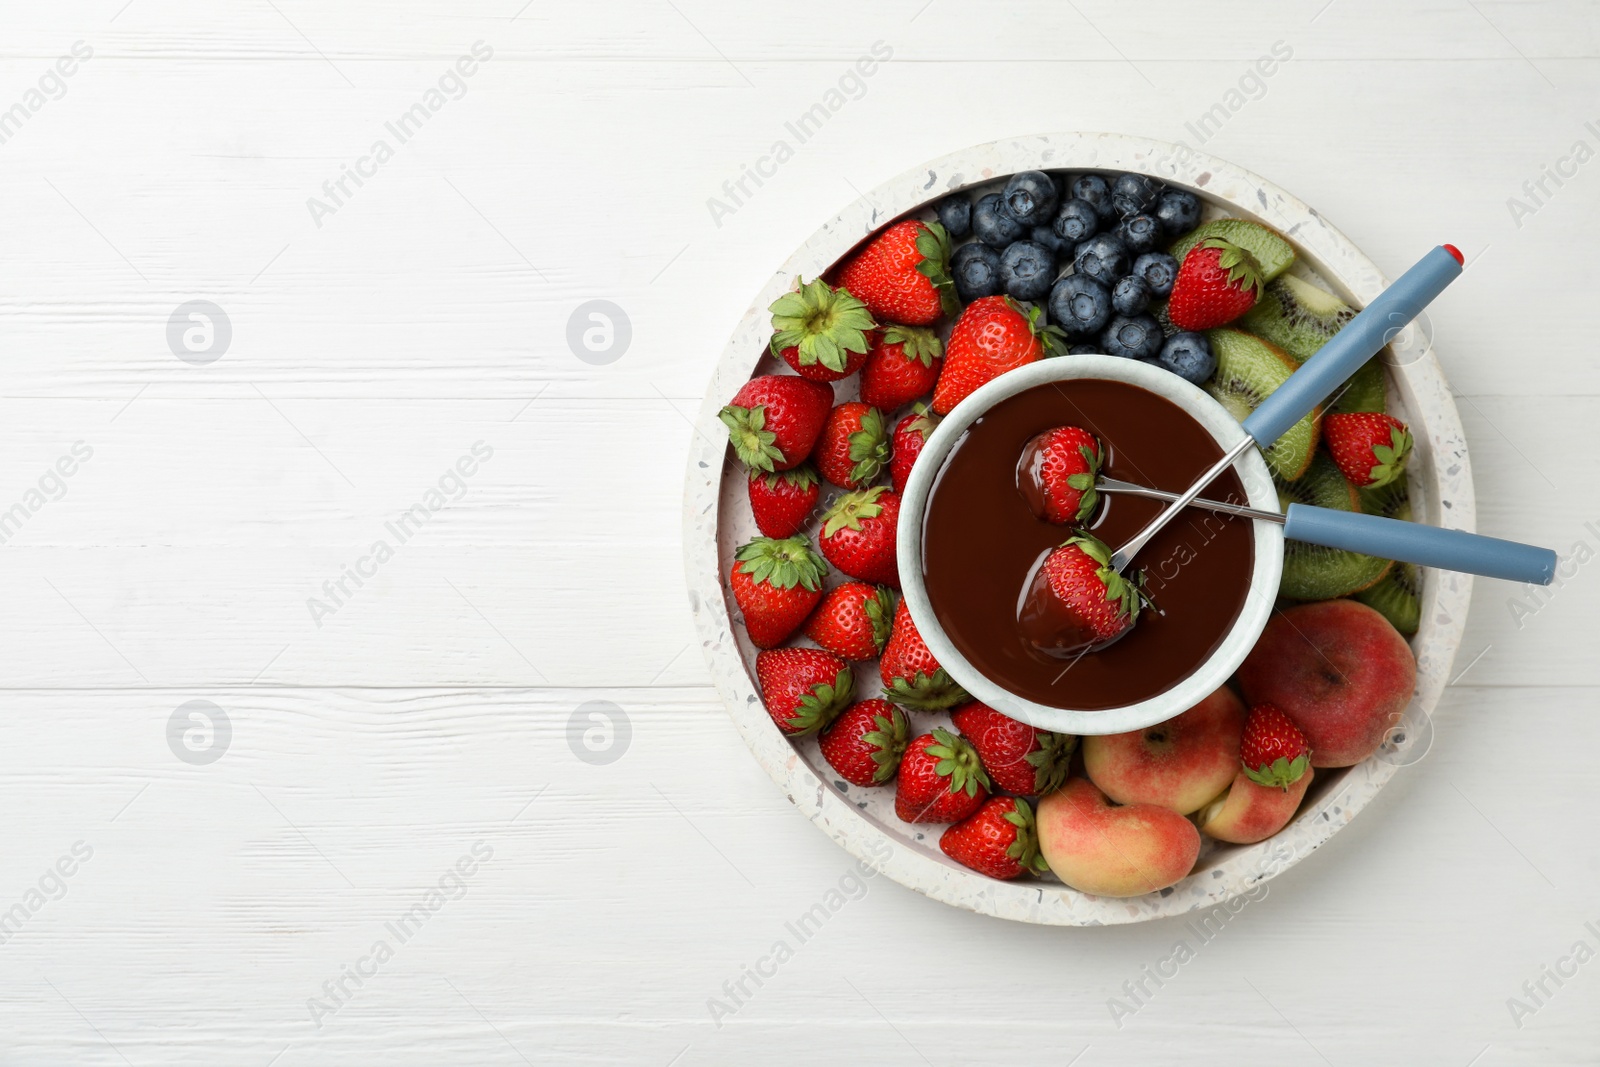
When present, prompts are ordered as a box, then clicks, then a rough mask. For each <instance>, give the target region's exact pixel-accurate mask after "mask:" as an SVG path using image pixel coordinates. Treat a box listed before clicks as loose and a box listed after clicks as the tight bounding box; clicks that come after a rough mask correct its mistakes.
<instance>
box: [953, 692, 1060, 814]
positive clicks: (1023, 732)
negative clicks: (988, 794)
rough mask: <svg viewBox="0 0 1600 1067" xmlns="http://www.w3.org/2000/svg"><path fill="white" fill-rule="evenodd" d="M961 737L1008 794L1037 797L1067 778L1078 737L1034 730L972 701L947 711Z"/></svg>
mask: <svg viewBox="0 0 1600 1067" xmlns="http://www.w3.org/2000/svg"><path fill="white" fill-rule="evenodd" d="M950 720H951V721H952V722H954V723H955V724H956V729H957V730H960V731H961V736H962V737H965V738H966V739H967V740H968V741H971V742H972V747H973V748H975V749H977V750H978V758H979V759H981V760H982V761H983V769H984V770H986V771H988V772H989V777H990V778H992V779H994V784H995V785H996V786H998V787H1000V788H1001V789H1004V790H1006V791H1007V792H1010V793H1017V794H1019V795H1022V796H1039V795H1042V794H1044V793H1050V792H1053V791H1054V790H1055V789H1057V788H1058V787H1059V786H1060V785H1061V783H1062V782H1064V781H1066V780H1067V764H1068V762H1069V761H1070V760H1071V759H1072V750H1073V749H1074V748H1075V747H1077V744H1078V739H1077V738H1076V737H1073V736H1072V735H1071V734H1055V733H1049V732H1048V731H1045V730H1036V729H1034V728H1033V727H1032V726H1029V725H1028V724H1027V723H1025V722H1018V721H1017V720H1016V719H1012V718H1008V717H1007V716H1005V715H1002V714H1000V713H999V712H998V711H995V710H994V709H993V708H991V707H990V706H989V705H987V704H980V703H978V702H977V701H976V700H974V701H973V702H972V703H970V704H963V705H962V706H961V707H959V708H957V709H956V710H955V711H952V712H951V713H950Z"/></svg>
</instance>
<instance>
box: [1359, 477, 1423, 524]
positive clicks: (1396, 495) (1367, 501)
mask: <svg viewBox="0 0 1600 1067" xmlns="http://www.w3.org/2000/svg"><path fill="white" fill-rule="evenodd" d="M1356 499H1357V501H1358V502H1359V503H1360V505H1361V510H1362V511H1364V512H1366V513H1367V514H1368V515H1381V516H1383V517H1384V518H1386V519H1399V520H1400V521H1402V522H1410V521H1411V490H1410V489H1409V488H1407V486H1406V480H1405V479H1404V478H1399V479H1396V480H1395V481H1392V482H1390V483H1389V484H1388V485H1383V486H1379V487H1378V488H1376V489H1357V490H1356Z"/></svg>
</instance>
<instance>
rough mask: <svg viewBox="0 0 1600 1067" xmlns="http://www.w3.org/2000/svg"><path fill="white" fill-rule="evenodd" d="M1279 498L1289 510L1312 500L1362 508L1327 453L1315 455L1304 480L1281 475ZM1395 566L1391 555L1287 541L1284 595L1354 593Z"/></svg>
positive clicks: (1280, 587) (1342, 507) (1281, 590)
mask: <svg viewBox="0 0 1600 1067" xmlns="http://www.w3.org/2000/svg"><path fill="white" fill-rule="evenodd" d="M1278 501H1279V503H1280V504H1281V505H1282V506H1283V507H1284V508H1285V509H1287V508H1288V506H1289V505H1290V504H1310V505H1313V506H1315V507H1319V508H1331V509H1333V510H1335V511H1356V510H1358V509H1359V507H1360V499H1359V497H1358V496H1357V494H1356V488H1355V486H1353V485H1351V484H1350V483H1349V482H1348V481H1346V480H1345V477H1344V475H1342V474H1340V473H1339V468H1338V467H1337V466H1335V465H1334V462H1333V460H1331V459H1329V458H1328V457H1327V456H1325V455H1323V454H1321V453H1318V454H1317V455H1316V456H1314V457H1313V458H1312V460H1311V465H1310V467H1308V468H1307V470H1306V472H1305V474H1304V475H1303V476H1301V477H1300V479H1299V480H1298V481H1293V482H1289V481H1283V480H1281V479H1280V480H1278ZM1393 566H1394V563H1393V561H1391V560H1387V559H1378V558H1376V557H1374V556H1366V555H1362V554H1361V553H1359V552H1346V551H1345V550H1344V549H1340V548H1324V547H1323V546H1321V545H1308V544H1305V543H1303V542H1300V541H1285V542H1284V546H1283V577H1282V579H1281V580H1280V581H1279V583H1278V595H1279V596H1285V597H1288V598H1289V599H1291V600H1329V599H1331V598H1333V597H1339V596H1349V595H1350V594H1351V593H1357V592H1360V591H1361V590H1363V589H1369V588H1371V587H1373V586H1374V585H1376V584H1377V583H1378V582H1380V581H1382V580H1383V577H1384V576H1385V575H1386V574H1388V573H1389V571H1390V569H1391V568H1392V567H1393Z"/></svg>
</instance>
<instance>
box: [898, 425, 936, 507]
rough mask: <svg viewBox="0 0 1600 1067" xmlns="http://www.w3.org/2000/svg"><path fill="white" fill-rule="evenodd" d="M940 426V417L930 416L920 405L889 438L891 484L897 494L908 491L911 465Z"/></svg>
mask: <svg viewBox="0 0 1600 1067" xmlns="http://www.w3.org/2000/svg"><path fill="white" fill-rule="evenodd" d="M938 425H939V416H937V415H931V414H929V413H928V409H927V407H926V406H924V405H922V404H918V405H917V406H916V408H915V409H914V410H913V411H912V412H911V414H909V415H907V416H906V417H905V418H903V419H901V420H900V425H898V426H896V427H895V428H894V433H893V434H891V435H890V437H889V484H890V485H892V486H894V491H895V492H897V493H904V492H905V491H906V479H907V478H910V477H911V465H912V464H913V463H915V462H916V461H917V456H919V455H920V454H921V453H922V446H923V445H925V444H927V443H928V436H929V435H930V434H932V433H933V428H934V427H935V426H938Z"/></svg>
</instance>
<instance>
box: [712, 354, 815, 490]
mask: <svg viewBox="0 0 1600 1067" xmlns="http://www.w3.org/2000/svg"><path fill="white" fill-rule="evenodd" d="M832 406H833V387H832V386H829V385H824V384H822V383H821V382H811V381H807V380H806V379H804V378H795V377H791V376H789V375H787V374H764V375H762V376H761V377H759V378H751V379H750V380H749V381H748V382H746V383H745V384H744V388H742V389H740V390H739V391H738V392H737V393H735V394H734V397H733V401H732V402H731V403H730V404H729V405H728V406H727V407H725V408H723V409H722V412H721V414H720V415H719V417H720V418H721V419H722V421H723V423H724V424H725V425H726V426H727V427H728V437H729V439H730V441H731V443H732V444H733V452H734V455H736V456H738V457H739V462H740V463H743V464H744V465H745V466H746V467H749V468H750V469H752V470H763V471H786V470H788V469H789V468H790V467H798V466H799V465H800V464H801V463H803V462H804V461H805V458H806V457H807V456H809V455H810V454H811V448H812V446H813V445H815V444H816V443H817V435H818V434H820V433H821V432H822V424H823V422H824V421H826V420H827V418H828V410H829V409H830V408H831V407H832Z"/></svg>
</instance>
